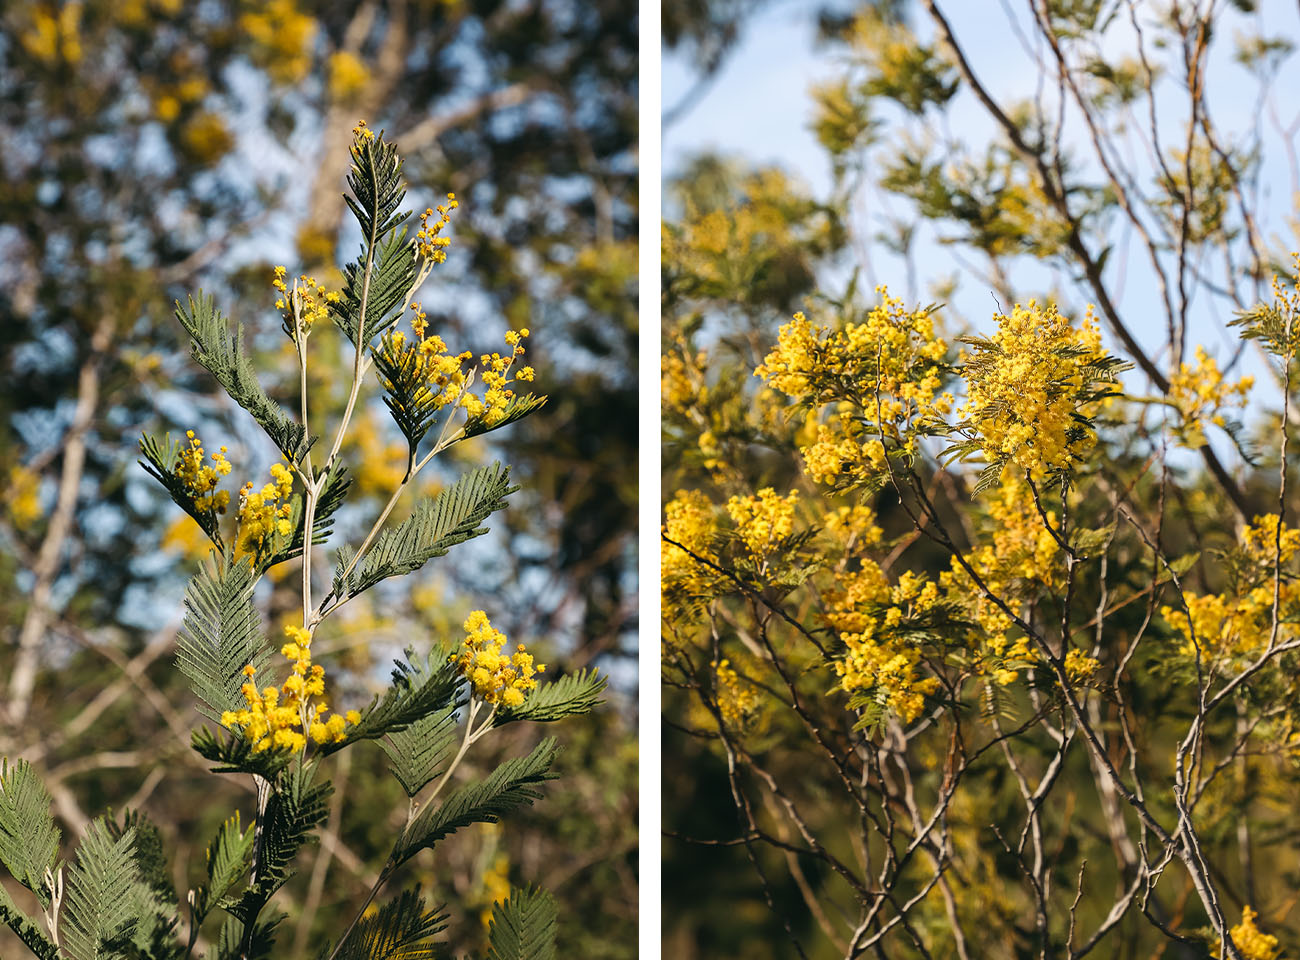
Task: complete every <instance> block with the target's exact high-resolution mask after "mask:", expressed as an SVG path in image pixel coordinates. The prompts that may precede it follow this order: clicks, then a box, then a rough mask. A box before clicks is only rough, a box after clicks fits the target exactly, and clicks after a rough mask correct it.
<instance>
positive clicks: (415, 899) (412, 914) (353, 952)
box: [322, 890, 447, 960]
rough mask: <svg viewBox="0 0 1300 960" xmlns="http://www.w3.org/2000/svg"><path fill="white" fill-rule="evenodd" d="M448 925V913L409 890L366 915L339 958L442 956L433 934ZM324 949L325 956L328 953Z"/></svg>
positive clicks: (419, 959)
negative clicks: (431, 906)
mask: <svg viewBox="0 0 1300 960" xmlns="http://www.w3.org/2000/svg"><path fill="white" fill-rule="evenodd" d="M446 926H447V917H446V916H445V915H443V914H440V913H438V911H437V910H425V909H424V900H422V899H421V898H420V895H419V891H418V890H414V891H412V890H407V891H404V892H403V893H402V895H401V896H399V897H398V898H397V899H396V900H391V901H389V902H388V903H386V904H384V905H383V906H382V907H380V908H379V912H378V913H376V914H375V915H374V916H373V917H367V918H366V919H364V920H362V921H361V923H359V924H358V925H357V927H356V929H355V930H353V931H352V933H351V934H350V935H349V936H348V938H347V939H346V940H345V941H343V945H342V946H341V947H340V948H339V950H338V952H337V954H336V957H337V960H439V958H440V957H444V956H446V955H447V954H446V949H445V948H444V947H443V946H442V945H440V944H434V943H429V942H428V940H429V938H430V937H432V936H434V935H435V934H437V933H439V932H440V931H442V930H443V929H445V928H446ZM328 955H329V954H328V953H325V952H322V956H328Z"/></svg>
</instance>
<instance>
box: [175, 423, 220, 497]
mask: <svg viewBox="0 0 1300 960" xmlns="http://www.w3.org/2000/svg"><path fill="white" fill-rule="evenodd" d="M185 436H186V438H187V439H188V440H189V443H188V444H187V445H186V446H185V447H183V448H182V449H181V452H180V455H179V458H178V459H177V461H176V476H177V477H178V478H179V479H180V481H181V483H183V484H184V485H185V489H186V490H187V491H188V492H189V495H190V496H191V497H193V498H194V509H195V510H198V511H199V512H200V513H225V512H226V507H228V506H229V505H230V492H229V491H227V490H218V489H217V485H218V484H219V483H221V478H222V477H224V476H226V475H227V474H229V473H230V461H229V460H227V459H226V448H225V447H222V448H221V450H220V451H219V452H217V453H214V454H213V455H212V465H211V466H208V465H205V464H204V462H203V457H204V454H203V441H202V440H200V439H199V438H198V437H196V436H194V431H193V430H187V431H185Z"/></svg>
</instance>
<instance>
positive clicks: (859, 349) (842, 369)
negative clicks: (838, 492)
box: [754, 287, 952, 485]
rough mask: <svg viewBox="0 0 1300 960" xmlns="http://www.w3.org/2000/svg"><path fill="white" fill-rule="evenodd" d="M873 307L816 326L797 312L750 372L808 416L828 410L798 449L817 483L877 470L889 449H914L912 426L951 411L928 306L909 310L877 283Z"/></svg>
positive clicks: (850, 480) (938, 342) (940, 343)
mask: <svg viewBox="0 0 1300 960" xmlns="http://www.w3.org/2000/svg"><path fill="white" fill-rule="evenodd" d="M877 292H878V293H879V294H880V302H879V303H878V304H877V305H876V306H875V307H873V308H872V309H871V310H870V311H868V313H867V315H866V317H865V319H864V320H863V321H862V322H861V323H854V322H849V323H846V324H845V325H844V326H843V328H842V329H839V330H831V329H829V328H826V327H814V326H813V325H812V324H811V323H810V322H809V320H808V318H807V317H806V316H805V315H804V314H802V313H797V314H795V315H794V318H793V319H792V320H791V321H790V322H789V323H787V324H785V325H784V326H782V327H781V330H780V332H779V334H778V337H777V346H776V347H775V348H774V349H773V350H772V351H771V352H769V353H768V355H767V357H766V359H765V360H764V361H763V363H762V364H761V365H760V366H759V367H758V368H757V369H756V370H755V371H754V374H755V376H759V377H762V378H763V379H764V380H765V381H766V382H767V383H768V384H769V385H770V386H771V387H773V388H774V389H776V390H779V391H780V392H782V393H784V394H786V395H787V396H789V397H790V398H791V399H792V400H794V401H795V402H796V403H799V404H803V405H807V406H809V407H811V408H813V409H814V410H818V409H822V408H826V411H827V419H826V420H825V422H823V423H821V424H819V425H818V426H817V429H816V432H815V438H814V440H813V442H812V443H811V444H807V445H805V446H803V447H802V448H801V449H800V453H802V455H803V458H804V467H805V470H806V472H807V473H808V475H809V477H810V478H812V479H813V480H814V481H816V482H818V483H826V484H832V485H834V484H838V483H840V482H847V483H850V484H851V483H854V482H857V481H861V480H863V479H865V478H866V477H868V476H870V475H872V474H875V473H878V472H879V470H880V469H881V467H883V466H884V463H885V457H886V455H887V448H886V444H885V443H884V442H882V441H889V449H899V450H905V451H906V452H908V453H912V452H914V451H915V446H914V438H915V433H916V431H917V430H918V429H921V428H923V427H925V426H926V425H928V424H932V423H935V422H937V420H938V418H940V417H942V416H943V415H945V414H947V413H948V412H950V411H951V409H952V397H951V396H949V395H948V394H946V393H944V394H940V392H939V390H940V387H941V386H942V376H943V371H944V370H945V367H944V365H943V364H944V356H945V354H946V352H947V349H948V348H947V344H945V343H944V341H943V340H942V339H940V338H939V337H938V336H936V334H935V329H934V318H933V316H932V315H931V314H930V313H929V312H927V311H925V310H917V311H914V312H908V311H907V310H906V309H905V308H904V306H903V302H902V301H901V300H899V299H897V298H894V297H890V296H889V292H888V290H886V288H884V287H879V288H878V289H877Z"/></svg>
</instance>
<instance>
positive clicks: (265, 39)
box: [239, 0, 317, 84]
mask: <svg viewBox="0 0 1300 960" xmlns="http://www.w3.org/2000/svg"><path fill="white" fill-rule="evenodd" d="M239 29H240V31H241V32H242V33H243V34H244V35H245V36H246V37H248V39H249V40H250V41H252V43H253V45H254V51H255V54H256V57H255V59H257V60H258V61H259V62H260V63H262V64H264V65H265V66H266V68H267V72H268V73H269V74H270V75H271V79H272V80H274V81H275V82H277V83H282V84H290V83H297V82H298V81H300V80H302V79H303V78H304V77H305V76H307V71H309V70H310V69H311V46H312V41H313V40H314V39H315V37H316V30H317V24H316V21H315V19H314V18H312V17H311V16H310V15H308V14H305V13H303V12H302V11H301V10H299V9H298V6H297V4H296V3H294V0H266V2H265V3H262V4H258V5H257V6H255V7H253V8H252V9H250V10H249V11H248V12H247V13H244V14H241V15H240V17H239Z"/></svg>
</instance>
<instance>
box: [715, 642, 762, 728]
mask: <svg viewBox="0 0 1300 960" xmlns="http://www.w3.org/2000/svg"><path fill="white" fill-rule="evenodd" d="M713 669H714V676H715V677H716V685H715V690H714V695H715V696H716V697H717V701H718V711H719V712H720V713H721V714H722V722H723V723H725V724H726V725H727V726H728V727H730V728H731V729H733V730H735V731H743V730H745V729H746V728H747V727H748V726H749V725H750V724H751V723H752V722H753V720H754V718H755V715H756V713H757V710H758V691H757V690H755V689H754V687H753V686H751V685H750V684H748V683H745V682H744V681H743V680H742V679H741V677H740V674H739V673H737V672H736V670H735V668H734V667H732V665H731V661H730V660H725V659H724V660H720V661H718V662H717V663H715V664H714V665H713Z"/></svg>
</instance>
